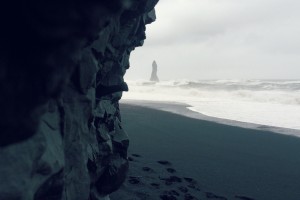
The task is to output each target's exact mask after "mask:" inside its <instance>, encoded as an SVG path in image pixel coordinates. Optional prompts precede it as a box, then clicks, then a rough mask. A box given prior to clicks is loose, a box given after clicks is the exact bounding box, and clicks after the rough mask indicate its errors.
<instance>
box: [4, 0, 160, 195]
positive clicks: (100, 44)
mask: <svg viewBox="0 0 300 200" xmlns="http://www.w3.org/2000/svg"><path fill="white" fill-rule="evenodd" d="M157 1H158V0H139V1H136V0H110V1H108V0H99V1H82V0H77V1H72V2H69V1H48V0H46V1H37V0H30V1H26V2H24V1H17V2H16V1H13V2H6V4H3V5H2V6H1V8H0V21H1V25H2V31H1V33H0V44H1V45H0V51H1V54H0V94H1V98H0V110H1V113H0V116H1V118H0V180H1V181H0V199H6V200H13V199H24V200H30V199H34V200H50V199H51V200H60V199H65V200H66V199H69V200H70V199H71V200H77V199H78V200H85V199H86V200H101V199H107V198H108V196H107V195H108V194H109V193H111V192H113V191H115V190H117V189H118V188H119V187H120V185H121V184H122V182H123V180H124V179H125V177H126V173H127V169H128V161H127V148H128V145H129V140H128V137H127V135H126V132H125V131H124V130H123V128H122V123H121V122H122V119H121V115H120V109H119V103H118V101H119V100H120V98H121V96H122V92H123V91H127V90H128V87H127V85H126V83H125V82H124V80H123V76H124V74H125V72H126V70H127V69H128V68H129V57H130V52H131V51H132V50H134V49H135V47H137V46H141V45H142V44H143V41H144V39H145V25H146V24H149V23H151V22H153V21H154V20H155V12H154V6H155V4H156V3H157Z"/></svg>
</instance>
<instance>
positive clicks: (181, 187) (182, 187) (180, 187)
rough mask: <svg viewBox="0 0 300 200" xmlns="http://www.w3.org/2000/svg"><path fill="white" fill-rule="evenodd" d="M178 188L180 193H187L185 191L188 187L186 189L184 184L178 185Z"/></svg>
mask: <svg viewBox="0 0 300 200" xmlns="http://www.w3.org/2000/svg"><path fill="white" fill-rule="evenodd" d="M178 190H179V191H180V192H182V193H187V192H188V191H189V189H187V188H186V187H184V186H179V187H178Z"/></svg>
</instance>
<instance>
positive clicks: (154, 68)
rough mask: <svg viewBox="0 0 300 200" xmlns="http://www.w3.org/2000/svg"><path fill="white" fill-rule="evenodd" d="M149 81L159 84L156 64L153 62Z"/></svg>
mask: <svg viewBox="0 0 300 200" xmlns="http://www.w3.org/2000/svg"><path fill="white" fill-rule="evenodd" d="M150 81H154V82H159V79H158V76H157V64H156V62H155V60H154V61H153V63H152V73H151V77H150Z"/></svg>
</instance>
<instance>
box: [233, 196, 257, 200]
mask: <svg viewBox="0 0 300 200" xmlns="http://www.w3.org/2000/svg"><path fill="white" fill-rule="evenodd" d="M235 198H237V199H241V200H254V199H252V198H250V197H245V196H238V195H236V196H235Z"/></svg>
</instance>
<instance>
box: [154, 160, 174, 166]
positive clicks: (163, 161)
mask: <svg viewBox="0 0 300 200" xmlns="http://www.w3.org/2000/svg"><path fill="white" fill-rule="evenodd" d="M157 162H158V163H159V164H161V165H166V166H170V165H172V164H171V163H170V162H169V161H167V160H159V161H157Z"/></svg>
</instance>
